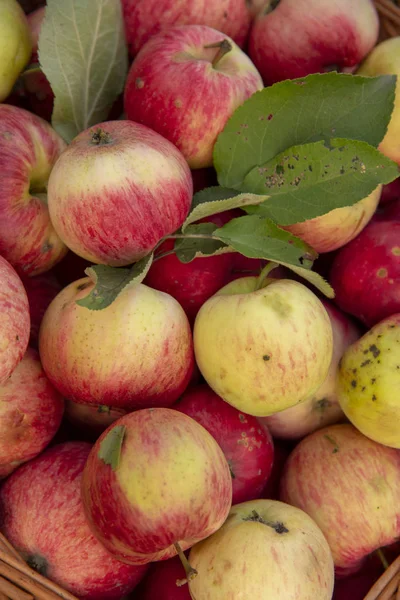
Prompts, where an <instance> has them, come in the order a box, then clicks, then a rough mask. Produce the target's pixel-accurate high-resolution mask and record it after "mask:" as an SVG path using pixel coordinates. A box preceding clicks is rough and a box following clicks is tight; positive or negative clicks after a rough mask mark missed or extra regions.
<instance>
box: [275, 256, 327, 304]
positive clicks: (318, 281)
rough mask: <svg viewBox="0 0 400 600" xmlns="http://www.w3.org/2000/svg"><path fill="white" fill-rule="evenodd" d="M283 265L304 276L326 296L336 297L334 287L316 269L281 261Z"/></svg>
mask: <svg viewBox="0 0 400 600" xmlns="http://www.w3.org/2000/svg"><path fill="white" fill-rule="evenodd" d="M279 264H281V265H282V266H283V267H286V268H287V269H290V270H291V271H293V272H294V273H296V275H299V277H302V278H303V279H305V280H306V281H308V282H309V283H311V285H313V286H314V287H316V288H317V290H319V291H320V292H321V293H322V294H324V296H326V297H327V298H334V297H335V291H334V289H333V287H332V286H331V285H330V284H329V283H328V282H327V281H326V280H325V279H324V278H323V277H322V276H321V275H320V274H319V273H317V272H316V271H312V270H311V269H305V268H304V267H296V266H295V265H290V264H289V263H284V262H279Z"/></svg>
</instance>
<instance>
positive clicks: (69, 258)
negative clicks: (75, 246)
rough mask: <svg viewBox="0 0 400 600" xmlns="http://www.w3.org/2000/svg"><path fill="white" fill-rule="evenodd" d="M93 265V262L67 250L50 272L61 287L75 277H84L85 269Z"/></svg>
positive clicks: (74, 279) (75, 278)
mask: <svg viewBox="0 0 400 600" xmlns="http://www.w3.org/2000/svg"><path fill="white" fill-rule="evenodd" d="M91 266H93V263H92V262H90V261H89V260H86V259H85V258H82V257H81V256H78V255H77V254H75V253H74V252H71V250H69V251H68V252H67V254H66V255H65V256H64V258H63V259H62V260H61V261H60V262H59V263H57V264H56V266H55V267H54V268H53V269H52V272H53V273H54V275H55V276H56V278H57V281H58V282H59V283H60V285H61V286H62V287H66V286H67V285H69V284H70V283H73V282H74V281H76V280H77V279H82V277H85V276H86V274H85V269H87V268H89V267H91Z"/></svg>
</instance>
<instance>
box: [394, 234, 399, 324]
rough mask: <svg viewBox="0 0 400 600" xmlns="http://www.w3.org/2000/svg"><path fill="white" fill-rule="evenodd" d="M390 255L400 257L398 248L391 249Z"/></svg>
mask: <svg viewBox="0 0 400 600" xmlns="http://www.w3.org/2000/svg"><path fill="white" fill-rule="evenodd" d="M392 254H394V255H395V256H400V246H395V247H394V248H392ZM393 327H394V325H393Z"/></svg>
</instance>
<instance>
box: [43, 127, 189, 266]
mask: <svg viewBox="0 0 400 600" xmlns="http://www.w3.org/2000/svg"><path fill="white" fill-rule="evenodd" d="M99 132H100V133H99ZM192 193H193V182H192V177H191V174H190V169H189V167H188V166H187V164H186V161H185V159H184V158H183V156H182V154H181V153H180V152H179V150H177V149H176V148H175V147H174V146H173V144H171V143H170V142H169V141H168V140H166V139H164V138H163V137H162V136H161V135H159V134H158V133H156V132H155V131H151V129H149V128H148V127H145V126H144V125H139V124H138V123H133V122H131V121H108V122H105V123H100V124H99V125H96V126H95V127H91V128H89V129H86V130H85V131H83V132H82V133H80V134H79V135H78V136H77V137H75V138H74V140H72V142H71V143H70V145H69V146H68V148H67V149H66V150H65V152H63V153H62V155H61V156H60V158H59V160H58V161H57V162H56V164H55V165H54V168H53V170H52V172H51V175H50V179H49V185H48V203H49V212H50V217H51V220H52V223H53V224H54V227H55V229H56V231H57V232H58V234H59V235H60V237H61V238H62V239H63V240H64V242H65V243H66V245H67V246H68V248H70V249H71V250H72V251H73V252H75V253H76V254H78V255H79V256H81V257H82V258H86V259H87V260H91V261H93V262H95V263H98V264H107V265H111V266H114V267H118V266H123V265H128V264H131V263H133V262H136V261H137V260H139V259H140V258H142V257H143V256H145V255H146V254H148V253H149V252H150V251H151V250H153V248H154V247H155V246H156V244H157V243H158V242H159V241H160V240H161V238H163V237H164V236H165V235H168V234H171V233H173V232H174V231H176V230H177V229H178V228H179V227H180V226H181V225H182V223H183V221H184V220H185V218H186V216H187V214H188V212H189V209H190V204H191V201H192ZM110 232H112V233H110Z"/></svg>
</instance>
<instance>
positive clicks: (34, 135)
mask: <svg viewBox="0 0 400 600" xmlns="http://www.w3.org/2000/svg"><path fill="white" fill-rule="evenodd" d="M65 147H66V145H65V142H64V141H63V140H62V139H61V137H60V136H59V135H58V134H57V133H56V132H55V131H54V129H52V128H51V126H50V125H49V124H48V123H46V121H44V120H43V119H41V118H40V117H38V116H36V115H34V114H32V113H30V112H28V111H26V110H24V109H22V108H18V107H16V106H11V105H8V104H0V167H1V186H0V253H1V254H2V255H3V256H4V258H6V259H7V260H8V261H9V262H10V263H11V264H12V265H13V266H14V267H15V268H16V269H17V271H19V272H22V273H24V274H25V275H38V274H39V273H42V272H44V271H48V270H49V269H51V267H52V266H53V265H54V264H55V263H56V262H58V261H59V260H61V258H62V257H63V256H64V254H65V253H66V251H67V249H66V247H65V245H64V244H63V242H62V241H61V240H60V238H59V237H58V235H57V234H56V232H55V230H54V227H53V225H52V224H51V221H50V218H49V211H48V208H47V199H46V189H47V182H48V179H49V175H50V171H51V170H52V168H53V165H54V163H55V162H56V160H57V158H58V157H59V155H60V154H61V152H62V151H63V150H64V148H65Z"/></svg>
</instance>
